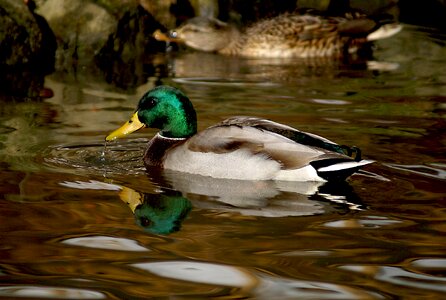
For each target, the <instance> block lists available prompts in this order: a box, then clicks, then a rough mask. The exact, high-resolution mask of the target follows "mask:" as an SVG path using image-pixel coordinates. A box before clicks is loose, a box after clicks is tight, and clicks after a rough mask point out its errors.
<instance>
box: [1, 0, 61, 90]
mask: <svg viewBox="0 0 446 300" xmlns="http://www.w3.org/2000/svg"><path fill="white" fill-rule="evenodd" d="M27 4H28V5H27ZM34 8H35V6H34V2H33V1H31V0H30V1H17V0H0V41H1V43H0V93H2V94H6V95H20V96H35V95H39V93H40V92H39V90H40V89H41V88H42V87H43V77H44V75H45V74H48V73H50V72H52V71H53V69H54V53H55V47H56V42H55V38H54V35H53V33H52V31H51V29H50V28H49V26H48V24H47V23H46V21H45V20H44V19H43V18H42V17H41V16H40V15H38V14H36V13H35V12H34Z"/></svg>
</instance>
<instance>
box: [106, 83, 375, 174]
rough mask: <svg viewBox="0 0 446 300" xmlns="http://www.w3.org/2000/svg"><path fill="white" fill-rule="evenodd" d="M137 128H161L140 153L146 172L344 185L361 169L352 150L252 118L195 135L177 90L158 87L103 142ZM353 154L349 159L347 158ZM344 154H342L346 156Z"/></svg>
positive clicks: (183, 98) (184, 101)
mask: <svg viewBox="0 0 446 300" xmlns="http://www.w3.org/2000/svg"><path fill="white" fill-rule="evenodd" d="M142 127H151V128H159V129H161V131H160V132H158V133H157V134H156V135H155V137H153V138H152V139H151V140H150V141H149V143H148V147H147V150H146V152H145V154H144V164H145V166H146V167H147V168H151V167H160V168H165V169H171V170H176V171H181V172H186V173H193V174H200V175H203V176H211V177H215V178H231V179H246V180H289V181H326V180H334V179H335V180H344V179H345V178H347V177H348V176H350V175H351V174H353V173H354V172H355V171H357V170H358V169H359V168H360V167H361V166H363V165H366V164H369V163H371V162H372V161H370V160H361V154H360V151H359V149H358V148H356V147H347V146H340V145H338V144H335V143H333V142H331V141H329V140H327V139H325V138H323V137H320V136H317V135H315V134H312V133H306V132H303V131H299V130H297V129H294V128H292V127H289V126H286V125H282V124H279V123H275V122H273V121H269V120H265V119H260V118H256V117H232V118H229V119H226V120H224V121H222V122H221V123H218V124H216V125H214V126H212V127H209V128H207V129H205V130H203V131H201V132H199V133H197V118H196V113H195V110H194V108H193V106H192V103H191V102H190V100H189V98H187V97H186V96H185V95H184V94H183V93H182V92H181V91H180V90H178V89H176V88H173V87H169V86H158V87H156V88H154V89H152V90H150V91H148V92H147V93H146V94H145V95H144V96H143V97H142V98H141V100H140V101H139V103H138V106H137V109H136V112H135V113H134V114H133V116H132V117H131V119H130V120H129V121H128V122H127V123H125V124H124V125H123V126H122V127H121V128H119V129H117V130H115V131H113V132H112V133H110V134H109V135H108V136H107V137H106V141H112V140H114V139H116V138H118V137H122V136H125V135H127V134H129V133H132V132H134V131H136V130H138V129H140V128H142ZM353 152H354V153H355V154H356V155H355V158H352V157H350V156H349V155H352V153H353ZM346 154H348V155H346Z"/></svg>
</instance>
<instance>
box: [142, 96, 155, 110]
mask: <svg viewBox="0 0 446 300" xmlns="http://www.w3.org/2000/svg"><path fill="white" fill-rule="evenodd" d="M156 104H157V100H156V98H155V97H149V98H146V99H145V100H144V101H142V103H141V108H142V109H151V108H153V107H154V106H155V105H156Z"/></svg>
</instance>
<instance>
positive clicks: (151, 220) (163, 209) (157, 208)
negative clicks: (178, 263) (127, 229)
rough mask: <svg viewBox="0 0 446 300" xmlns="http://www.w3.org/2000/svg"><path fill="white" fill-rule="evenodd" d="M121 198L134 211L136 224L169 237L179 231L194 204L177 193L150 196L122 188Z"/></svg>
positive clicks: (169, 192)
mask: <svg viewBox="0 0 446 300" xmlns="http://www.w3.org/2000/svg"><path fill="white" fill-rule="evenodd" d="M119 197H120V198H121V200H122V201H124V202H125V203H127V205H128V206H129V207H130V209H131V210H132V212H133V214H134V215H135V219H136V223H137V224H138V225H139V226H141V227H142V228H144V230H145V231H147V232H150V233H154V234H163V235H167V234H170V233H173V232H177V231H179V230H180V228H181V223H182V222H183V220H184V219H185V218H186V217H187V215H188V214H189V212H190V211H191V209H192V203H191V202H190V201H189V200H188V199H186V198H184V197H182V196H181V193H180V192H176V191H168V193H167V194H148V193H140V192H136V191H135V190H133V189H131V188H128V187H122V190H121V191H120V193H119Z"/></svg>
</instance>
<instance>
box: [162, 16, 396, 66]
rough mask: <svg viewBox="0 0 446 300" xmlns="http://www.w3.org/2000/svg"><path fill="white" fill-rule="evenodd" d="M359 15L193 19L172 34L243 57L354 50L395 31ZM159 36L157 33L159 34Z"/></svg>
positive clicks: (208, 48)
mask: <svg viewBox="0 0 446 300" xmlns="http://www.w3.org/2000/svg"><path fill="white" fill-rule="evenodd" d="M400 29H401V26H400V25H397V24H386V25H383V26H380V25H379V24H378V23H377V22H375V21H373V20H371V19H367V18H365V17H362V16H358V15H354V16H350V17H348V18H340V17H337V18H324V17H321V16H314V15H299V14H283V15H280V16H277V17H275V18H272V19H266V20H262V21H259V22H257V23H254V24H253V25H251V26H249V27H248V28H247V29H246V30H245V31H239V30H238V29H237V28H235V27H234V26H231V25H228V24H226V23H224V22H221V21H219V20H216V19H213V18H207V17H196V18H193V19H190V20H189V21H187V22H186V23H185V24H183V25H181V26H180V27H179V28H178V29H176V30H175V31H173V32H172V37H173V38H174V39H175V40H176V41H182V42H184V43H185V44H186V45H187V46H189V47H191V48H194V49H196V50H201V51H212V52H218V53H221V54H226V55H238V56H245V57H302V58H307V57H327V56H341V55H343V54H344V53H347V52H355V51H357V50H358V49H359V48H360V47H361V45H363V44H365V43H367V42H369V41H372V40H377V39H381V38H385V37H388V36H391V35H393V34H395V33H397V32H398V31H399V30H400ZM158 36H160V35H158Z"/></svg>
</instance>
